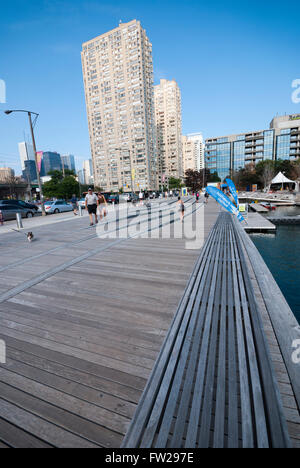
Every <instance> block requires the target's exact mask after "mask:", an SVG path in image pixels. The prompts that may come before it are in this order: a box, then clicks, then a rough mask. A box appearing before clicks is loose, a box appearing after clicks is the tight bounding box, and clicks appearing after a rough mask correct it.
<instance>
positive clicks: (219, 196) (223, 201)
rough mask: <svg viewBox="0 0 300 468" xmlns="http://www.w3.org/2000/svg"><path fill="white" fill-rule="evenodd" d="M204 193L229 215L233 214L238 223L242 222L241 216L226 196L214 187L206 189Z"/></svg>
mask: <svg viewBox="0 0 300 468" xmlns="http://www.w3.org/2000/svg"><path fill="white" fill-rule="evenodd" d="M206 191H207V193H208V194H209V195H211V196H212V197H213V198H214V199H215V200H216V201H217V202H218V203H220V205H222V206H223V207H224V208H225V209H226V210H227V211H229V213H232V214H234V215H235V216H236V217H237V218H238V220H239V221H240V222H242V221H244V218H243V216H242V215H241V213H240V212H239V210H238V209H237V207H236V206H234V204H233V203H232V201H230V200H229V198H228V197H226V195H225V194H224V193H223V192H221V190H219V189H218V188H216V187H206Z"/></svg>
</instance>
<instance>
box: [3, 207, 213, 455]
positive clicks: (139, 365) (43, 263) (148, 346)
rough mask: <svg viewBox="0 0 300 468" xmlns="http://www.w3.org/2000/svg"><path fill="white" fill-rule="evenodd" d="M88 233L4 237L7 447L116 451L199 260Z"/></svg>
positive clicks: (76, 223)
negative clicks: (29, 241) (29, 239)
mask: <svg viewBox="0 0 300 468" xmlns="http://www.w3.org/2000/svg"><path fill="white" fill-rule="evenodd" d="M188 204H190V202H189V203H188ZM193 206H195V205H193ZM206 208H207V211H206V215H205V218H204V219H205V225H204V230H203V234H204V237H206V236H207V235H208V233H209V231H210V230H211V227H212V225H213V224H214V222H215V220H216V218H217V216H218V212H219V208H218V206H217V205H216V204H215V202H213V201H212V202H210V204H209V206H208V207H205V209H206ZM162 220H163V221H164V217H163V215H162ZM166 222H168V221H166ZM189 222H191V221H189V219H188V218H187V219H186V221H185V223H189ZM87 225H88V218H87V217H84V218H81V219H78V218H76V219H74V220H71V221H70V220H68V221H66V222H59V223H55V224H47V225H44V226H43V225H41V226H39V227H36V228H35V230H34V233H35V235H36V238H37V239H36V241H35V242H33V243H32V244H27V243H26V241H25V239H24V238H22V237H21V236H20V234H18V233H13V232H10V233H7V234H3V235H0V250H1V264H0V277H1V285H0V339H1V340H4V341H5V343H6V346H7V362H6V364H4V365H2V366H1V367H0V447H6V446H7V447H114V448H116V447H119V446H120V445H121V442H122V439H123V437H124V435H125V433H126V431H127V429H128V427H129V424H130V421H131V419H132V417H133V414H134V411H135V408H136V405H137V403H138V401H139V399H140V397H141V394H142V392H143V390H144V388H145V385H146V382H147V380H148V378H149V375H150V373H151V370H152V368H153V365H154V363H155V360H156V358H157V355H158V353H159V350H160V348H161V345H162V343H163V340H164V337H165V335H166V333H167V331H168V328H169V326H170V323H171V321H172V318H173V315H174V313H175V311H176V308H177V305H178V302H179V301H180V298H181V296H182V294H183V291H184V288H185V286H186V283H187V281H188V278H189V275H190V273H191V271H192V269H193V266H194V264H195V261H196V259H197V258H198V256H199V250H186V249H185V240H183V239H161V238H154V239H151V238H150V239H120V240H118V239H117V240H116V239H114V240H113V239H99V238H98V237H96V235H95V231H94V230H93V229H87Z"/></svg>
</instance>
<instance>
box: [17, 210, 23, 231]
mask: <svg viewBox="0 0 300 468" xmlns="http://www.w3.org/2000/svg"><path fill="white" fill-rule="evenodd" d="M16 220H17V226H18V229H23V223H22V216H21V213H17V214H16Z"/></svg>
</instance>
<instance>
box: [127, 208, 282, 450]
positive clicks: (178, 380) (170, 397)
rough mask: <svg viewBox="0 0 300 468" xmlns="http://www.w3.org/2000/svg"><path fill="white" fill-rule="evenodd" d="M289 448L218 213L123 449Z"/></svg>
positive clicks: (232, 238) (238, 252) (261, 338)
mask: <svg viewBox="0 0 300 468" xmlns="http://www.w3.org/2000/svg"><path fill="white" fill-rule="evenodd" d="M289 446H290V441H289V436H288V431H287V428H286V421H285V417H284V415H283V410H282V404H281V398H280V394H279V391H278V388H277V383H276V379H275V377H274V372H273V368H272V364H271V358H270V356H269V352H268V346H267V342H266V338H265V335H264V331H263V326H262V323H261V319H260V316H259V311H258V307H257V304H256V300H255V295H254V292H253V287H252V284H251V280H250V277H249V273H248V269H247V265H246V261H245V258H244V253H243V246H242V243H241V239H240V234H239V231H238V229H237V227H236V225H235V222H233V220H232V218H231V216H230V215H229V214H227V213H221V214H220V216H219V218H218V221H217V223H216V224H215V226H214V228H213V229H212V231H211V233H210V235H209V237H208V239H207V241H206V243H205V246H204V247H203V249H202V251H201V254H200V257H199V259H198V261H197V264H196V266H195V268H194V271H193V273H192V275H191V278H190V280H189V283H188V285H187V287H186V290H185V293H184V295H183V297H182V300H181V302H180V304H179V307H178V310H177V312H176V314H175V316H174V319H173V322H172V324H171V327H170V329H169V332H168V334H167V337H166V339H165V341H164V344H163V347H162V349H161V352H160V354H159V357H158V359H157V361H156V364H155V366H154V369H153V371H152V374H151V376H150V379H149V381H148V384H147V386H146V389H145V391H144V393H143V395H142V398H141V400H140V403H139V405H138V407H137V410H136V413H135V416H134V418H133V420H132V423H131V426H130V428H129V430H128V433H127V435H126V437H125V439H124V441H123V444H122V447H123V448H134V447H148V448H149V447H152V448H201V447H215V448H218V447H277V448H279V447H289Z"/></svg>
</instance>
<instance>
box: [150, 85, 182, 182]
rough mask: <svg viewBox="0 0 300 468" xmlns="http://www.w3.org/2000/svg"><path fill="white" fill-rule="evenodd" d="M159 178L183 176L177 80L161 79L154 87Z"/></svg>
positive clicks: (179, 99) (179, 100) (179, 95)
mask: <svg viewBox="0 0 300 468" xmlns="http://www.w3.org/2000/svg"><path fill="white" fill-rule="evenodd" d="M154 102H155V124H156V137H157V150H158V161H159V180H160V181H161V178H162V177H163V176H164V175H166V176H169V177H175V178H178V177H182V176H183V165H182V141H181V137H182V119H181V93H180V89H179V87H178V85H177V83H176V81H174V80H173V81H168V80H160V84H159V85H157V86H155V87H154Z"/></svg>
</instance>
